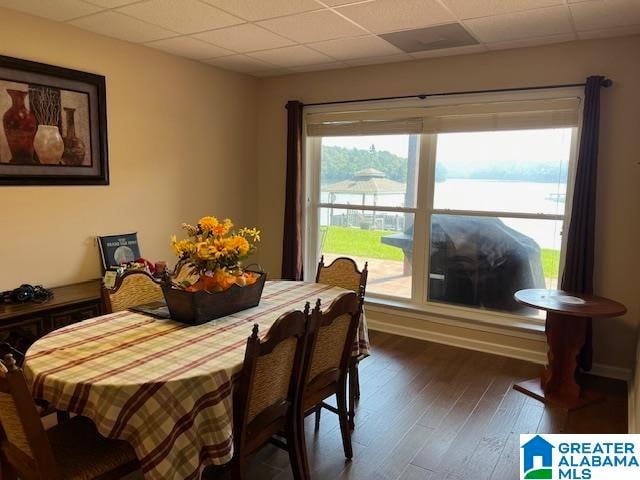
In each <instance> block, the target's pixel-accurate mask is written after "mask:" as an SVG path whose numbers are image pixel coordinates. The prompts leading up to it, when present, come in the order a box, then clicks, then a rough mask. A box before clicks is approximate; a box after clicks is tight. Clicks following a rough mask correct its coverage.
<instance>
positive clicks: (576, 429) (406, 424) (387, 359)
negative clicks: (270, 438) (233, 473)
mask: <svg viewBox="0 0 640 480" xmlns="http://www.w3.org/2000/svg"><path fill="white" fill-rule="evenodd" d="M371 343H372V347H373V354H372V356H371V357H370V358H368V359H366V360H365V361H363V362H362V363H361V365H360V384H361V391H362V396H361V400H360V405H359V407H358V411H357V417H356V429H355V431H354V432H353V442H354V445H353V446H354V457H353V460H352V461H351V462H346V461H345V459H344V456H343V453H342V446H341V440H340V431H339V428H338V423H337V421H336V418H335V415H333V414H331V413H330V412H326V411H325V412H323V415H322V422H321V427H320V430H319V431H318V432H314V429H313V423H312V419H311V418H308V419H307V424H306V425H307V428H306V431H307V447H308V451H309V457H310V464H311V468H312V472H311V473H312V477H313V478H314V479H318V480H334V479H341V480H347V479H349V480H355V479H367V480H369V479H385V480H393V479H398V480H468V479H471V478H473V479H474V480H514V479H516V478H518V463H519V448H518V447H519V438H518V435H519V434H520V433H534V432H542V433H626V431H627V393H626V385H625V384H624V383H623V382H618V381H611V380H607V379H603V378H597V377H591V376H589V377H587V378H586V379H585V381H586V382H588V384H589V387H590V388H591V389H593V390H598V391H601V392H603V393H606V395H607V399H606V400H605V401H604V402H601V403H599V404H596V405H592V406H589V407H586V408H583V409H581V410H577V411H574V412H571V413H570V414H566V413H564V412H563V411H561V410H559V409H556V408H550V407H545V406H544V405H543V404H541V403H539V402H537V401H535V400H533V399H530V398H529V397H526V396H525V395H523V394H521V393H518V392H516V391H514V390H513V389H512V388H511V387H512V385H513V384H514V383H517V382H519V381H521V380H524V379H527V378H531V377H534V376H536V375H538V373H539V371H540V366H538V365H534V364H531V363H528V362H524V361H520V360H513V359H509V358H505V357H500V356H496V355H490V354H486V353H481V352H473V351H470V350H463V349H460V348H455V347H449V346H446V345H439V344H436V343H430V342H422V341H419V340H414V339H409V338H405V337H399V336H394V335H388V334H383V333H379V332H371ZM249 478H251V479H260V480H262V479H274V480H275V479H277V480H283V479H289V478H292V475H291V470H290V468H289V460H288V457H287V455H286V453H284V452H282V451H280V450H278V449H277V448H276V447H272V446H267V447H265V448H264V449H262V450H261V451H260V452H258V453H257V454H256V455H255V457H254V459H253V461H252V465H251V469H250V475H249Z"/></svg>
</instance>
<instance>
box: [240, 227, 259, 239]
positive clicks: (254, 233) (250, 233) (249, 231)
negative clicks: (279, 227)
mask: <svg viewBox="0 0 640 480" xmlns="http://www.w3.org/2000/svg"><path fill="white" fill-rule="evenodd" d="M240 235H243V236H245V237H251V238H252V239H253V241H254V242H259V241H260V230H258V229H257V228H242V229H240Z"/></svg>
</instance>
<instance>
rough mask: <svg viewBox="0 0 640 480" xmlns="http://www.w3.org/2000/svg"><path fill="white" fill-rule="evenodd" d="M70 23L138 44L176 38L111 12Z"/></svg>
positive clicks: (164, 31) (171, 33)
mask: <svg viewBox="0 0 640 480" xmlns="http://www.w3.org/2000/svg"><path fill="white" fill-rule="evenodd" d="M70 23H71V24H72V25H75V26H76V27H80V28H84V29H85V30H91V31H92V32H96V33H100V34H102V35H108V36H109V37H115V38H120V39H122V40H127V41H129V42H136V43H142V42H151V41H153V40H159V39H161V38H167V37H173V36H175V33H174V32H171V31H169V30H165V29H164V28H160V27H157V26H155V25H150V24H148V23H145V22H142V21H140V20H137V19H135V18H131V17H127V16H126V15H123V14H121V13H117V12H114V11H111V10H109V11H105V12H100V13H96V14H95V15H90V16H88V17H83V18H78V19H76V20H73V21H71V22H70Z"/></svg>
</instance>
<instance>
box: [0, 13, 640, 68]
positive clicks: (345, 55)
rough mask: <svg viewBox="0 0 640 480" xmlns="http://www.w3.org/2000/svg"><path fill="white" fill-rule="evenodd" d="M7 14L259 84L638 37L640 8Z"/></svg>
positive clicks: (639, 31)
mask: <svg viewBox="0 0 640 480" xmlns="http://www.w3.org/2000/svg"><path fill="white" fill-rule="evenodd" d="M0 6H1V7H6V8H11V9H15V10H20V11H22V12H26V13H29V14H32V15H38V16H41V17H45V18H49V19H52V20H56V21H59V22H65V23H68V24H71V25H75V26H77V27H79V28H83V29H86V30H90V31H93V32H96V33H100V34H102V35H107V36H110V37H115V38H119V39H122V40H127V41H129V42H133V43H138V44H143V45H146V46H148V47H152V48H156V49H159V50H163V51H165V52H168V53H171V54H174V55H179V56H183V57H187V58H192V59H194V60H198V61H202V62H205V63H208V64H211V65H215V66H218V67H221V68H224V69H228V70H234V71H238V72H244V73H248V74H251V75H255V76H270V75H281V74H286V73H291V72H304V71H315V70H328V69H332V68H342V67H348V66H356V65H368V64H376V63H387V62H396V61H402V60H411V59H416V58H425V57H433V56H445V55H456V54H461V53H468V52H482V51H486V50H496V49H504V48H514V47H524V46H530V45H539V44H545V43H558V42H566V41H570V40H576V39H587V38H595V37H612V36H620V35H629V34H635V33H640V0H55V1H53V0H0ZM0 22H1V18H0Z"/></svg>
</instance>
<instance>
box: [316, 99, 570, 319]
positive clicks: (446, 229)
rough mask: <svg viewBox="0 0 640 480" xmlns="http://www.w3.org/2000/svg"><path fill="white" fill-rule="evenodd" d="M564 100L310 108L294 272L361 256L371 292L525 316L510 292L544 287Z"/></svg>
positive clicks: (549, 269)
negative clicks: (300, 247) (301, 247)
mask: <svg viewBox="0 0 640 480" xmlns="http://www.w3.org/2000/svg"><path fill="white" fill-rule="evenodd" d="M578 107H579V101H578V99H577V98H576V97H575V96H569V97H566V98H561V99H558V98H551V99H550V98H542V99H535V101H532V100H530V99H527V100H526V101H510V102H504V101H502V102H496V103H484V104H482V105H479V104H478V103H476V102H474V103H470V104H469V105H465V103H464V102H461V103H460V104H456V105H455V106H454V107H449V106H446V105H440V106H435V107H433V108H431V109H430V108H423V109H418V108H414V109H406V108H405V109H404V110H403V109H401V108H400V109H393V108H385V109H384V110H374V111H371V112H369V111H367V110H366V109H364V110H358V111H350V112H346V113H340V112H336V113H334V112H330V113H326V112H324V113H320V114H315V115H314V114H312V115H311V116H310V117H311V119H310V120H308V123H307V132H308V140H307V160H308V169H307V171H308V176H307V177H308V178H307V189H308V198H309V204H308V205H309V208H308V212H307V213H308V216H307V219H308V235H307V244H308V245H307V246H308V249H307V252H308V257H307V263H308V264H309V266H308V269H307V270H308V271H313V270H314V265H315V264H316V262H317V260H318V258H319V256H320V255H324V257H325V263H328V262H329V261H331V260H332V259H334V258H335V257H338V256H342V255H346V256H350V257H352V258H354V259H355V260H356V261H357V262H358V263H359V264H361V265H362V264H364V262H368V263H369V282H368V293H369V294H371V295H372V296H379V297H391V298H396V299H399V300H405V301H408V302H411V303H413V304H427V305H428V304H440V305H450V306H456V307H467V308H476V309H478V308H480V309H488V310H497V311H504V312H512V313H518V314H527V315H530V314H534V313H535V312H533V311H530V310H527V309H523V308H521V307H520V306H518V305H517V304H516V303H515V301H514V300H513V294H514V293H515V292H516V291H517V290H520V289H522V288H555V287H557V286H558V279H559V278H560V275H561V269H562V264H563V229H564V227H565V225H566V224H567V221H568V215H569V211H568V208H569V207H570V191H571V189H570V185H571V173H572V167H573V164H574V162H573V160H572V159H573V156H574V151H575V148H574V147H575V143H576V137H577V134H578V125H577V118H579V115H578ZM409 111H410V115H411V117H409V118H399V117H400V116H401V115H409V113H407V112H409ZM433 112H435V113H433ZM421 115H422V116H421Z"/></svg>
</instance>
